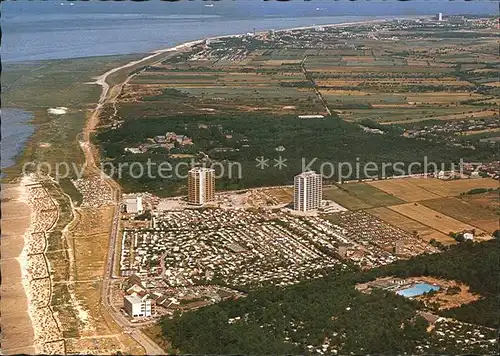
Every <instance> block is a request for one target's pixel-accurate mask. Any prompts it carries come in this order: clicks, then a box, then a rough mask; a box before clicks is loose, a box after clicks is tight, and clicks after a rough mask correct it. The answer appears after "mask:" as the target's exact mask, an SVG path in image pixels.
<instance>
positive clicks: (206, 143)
mask: <svg viewBox="0 0 500 356" xmlns="http://www.w3.org/2000/svg"><path fill="white" fill-rule="evenodd" d="M174 94H175V93H174ZM165 95H172V93H170V92H167V93H165ZM385 130H386V132H385V134H383V135H379V134H372V133H368V132H364V131H363V130H362V128H360V127H359V125H357V124H355V123H349V122H345V121H343V120H340V119H338V118H337V117H335V116H328V117H326V118H323V119H300V118H298V117H296V116H263V115H256V114H248V115H246V116H245V117H241V116H223V117H221V116H215V115H199V116H174V117H158V118H149V119H142V118H137V119H131V120H126V121H125V122H124V123H123V124H122V126H121V127H120V128H118V129H106V130H103V131H101V132H99V133H98V135H97V137H96V138H97V141H98V142H99V143H100V145H101V150H102V157H105V158H106V160H109V161H110V162H113V164H114V165H116V166H117V165H118V164H120V163H125V162H128V163H132V162H143V163H144V162H146V161H147V160H148V159H150V160H151V161H153V162H156V163H161V162H165V161H167V162H170V163H172V164H175V163H178V162H179V160H178V159H174V158H172V157H170V155H168V154H167V152H166V151H163V152H161V151H155V152H153V151H148V152H146V153H142V154H130V153H126V152H124V148H125V147H134V146H138V145H139V144H141V143H143V142H145V141H146V140H147V139H148V138H152V137H155V136H157V135H165V133H166V132H169V131H174V132H176V133H177V134H184V135H187V136H189V137H191V138H192V139H193V143H194V144H193V145H192V146H189V148H176V149H174V150H172V151H171V152H170V153H184V154H186V153H189V154H192V153H197V152H203V153H205V154H207V155H208V156H209V157H210V159H211V160H212V161H213V162H220V163H222V164H223V165H227V164H229V162H236V163H238V164H239V165H241V172H242V174H241V176H235V175H234V174H233V175H232V176H231V177H230V176H229V175H224V176H223V177H222V178H220V179H218V180H217V189H219V190H222V189H223V190H230V189H244V188H251V187H260V186H275V185H285V184H291V182H292V181H293V177H294V175H296V174H297V173H299V172H301V171H302V170H303V168H304V166H307V165H308V164H309V163H310V162H311V161H314V163H313V164H311V165H310V166H309V168H311V169H316V170H320V168H321V167H323V172H322V173H323V175H324V177H325V179H326V180H330V181H332V182H337V181H339V180H340V178H343V179H362V178H367V177H368V176H380V175H381V174H382V169H381V166H382V163H383V162H392V163H395V162H402V166H404V167H405V168H404V170H405V173H408V171H410V169H409V168H408V165H409V164H410V163H411V162H420V163H423V160H424V157H427V161H428V162H436V163H438V164H441V163H444V164H446V167H449V166H450V164H451V163H452V162H455V163H458V162H459V160H460V158H463V159H464V160H466V161H467V160H468V161H487V160H488V159H491V158H492V157H494V156H495V154H496V152H495V150H494V147H484V148H482V149H480V150H472V149H467V148H461V147H456V146H452V145H448V144H446V143H444V142H426V141H423V140H412V139H406V138H404V137H401V136H400V132H399V130H397V129H390V128H388V127H387V128H386V129H385ZM280 146H283V148H284V150H280V151H278V150H277V148H278V147H280ZM280 156H281V157H282V158H284V159H286V162H285V164H286V167H281V169H279V168H278V167H274V163H275V162H274V159H275V158H278V157H280ZM258 157H264V158H267V159H269V162H268V163H269V167H267V168H266V169H265V170H263V169H261V168H259V167H256V158H258ZM181 161H182V160H181ZM184 161H190V160H189V159H184ZM344 162H346V163H349V164H350V165H351V166H352V167H354V166H355V165H356V164H359V167H361V169H360V172H356V170H355V168H352V172H349V169H348V168H347V165H345V167H343V170H340V169H339V164H340V163H344ZM367 162H374V164H376V165H377V166H378V170H375V171H370V172H368V174H366V172H364V171H363V168H362V167H363V166H364V164H365V163H367ZM422 169H423V165H421V166H420V167H419V166H413V168H412V169H411V172H412V173H417V172H419V171H422ZM395 173H398V172H395V171H394V170H393V168H392V167H390V166H389V167H388V168H386V170H385V174H386V175H387V176H389V175H393V174H395ZM399 174H401V173H399ZM120 183H121V184H122V186H123V187H124V189H125V190H126V191H137V190H141V191H144V189H147V190H149V191H151V192H153V193H156V194H158V195H160V196H166V195H172V194H179V192H180V190H179V189H182V187H183V186H184V183H185V182H184V179H182V178H178V179H176V178H175V177H174V178H172V179H161V178H159V177H157V178H155V179H150V178H142V179H140V180H137V179H134V178H132V177H130V176H129V175H127V172H125V174H124V175H123V177H122V178H121V179H120Z"/></svg>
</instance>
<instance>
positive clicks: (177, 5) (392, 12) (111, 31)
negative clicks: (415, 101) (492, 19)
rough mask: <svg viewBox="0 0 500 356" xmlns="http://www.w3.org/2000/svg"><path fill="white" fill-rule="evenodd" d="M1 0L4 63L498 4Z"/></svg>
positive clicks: (483, 9)
mask: <svg viewBox="0 0 500 356" xmlns="http://www.w3.org/2000/svg"><path fill="white" fill-rule="evenodd" d="M71 4H73V5H71ZM207 5H208V6H207ZM210 5H213V6H210ZM1 6H2V32H3V36H2V37H3V38H2V46H1V47H2V48H1V51H2V60H3V62H11V61H29V60H38V59H54V58H72V57H85V56H97V55H108V54H126V53H141V52H146V51H151V50H154V49H158V48H165V47H169V46H172V45H176V44H179V43H181V42H185V41H188V40H195V39H200V38H204V37H208V36H214V35H225V34H235V33H242V32H248V31H253V29H256V30H264V29H283V28H290V27H296V26H307V25H314V24H317V25H320V24H328V23H340V22H349V21H356V20H363V19H366V18H367V17H386V18H387V17H395V16H397V17H400V16H415V15H429V14H436V13H438V12H443V13H444V14H456V13H497V11H498V8H497V6H496V4H495V2H494V1H488V0H477V1H471V2H466V1H453V2H451V1H442V0H413V1H396V0H394V1H392V0H390V1H381V0H371V1H363V0H360V1H353V2H351V1H347V0H340V1H333V0H311V1H303V0H292V1H287V2H282V1H262V0H221V1H201V0H194V1H188V0H181V1H177V2H169V1H160V0H149V1H141V2H134V1H97V0H96V1H73V2H71V1H66V0H47V1H27V0H18V1H5V2H2V5H1Z"/></svg>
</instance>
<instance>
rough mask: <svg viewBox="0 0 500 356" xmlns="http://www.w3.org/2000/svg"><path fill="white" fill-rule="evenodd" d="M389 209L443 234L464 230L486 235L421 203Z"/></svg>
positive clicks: (395, 206)
mask: <svg viewBox="0 0 500 356" xmlns="http://www.w3.org/2000/svg"><path fill="white" fill-rule="evenodd" d="M389 209H391V210H393V211H395V212H397V213H400V214H401V215H404V216H406V217H408V218H410V219H413V220H416V221H417V222H419V223H422V224H423V225H427V226H429V227H430V228H432V229H434V230H437V231H439V232H442V233H443V234H449V233H450V232H460V231H464V230H476V233H477V234H482V233H484V231H482V230H478V229H475V228H474V226H472V225H469V224H466V223H463V222H461V221H458V220H456V219H453V218H451V217H449V216H447V215H444V214H442V213H439V212H437V211H435V210H432V209H429V208H427V207H426V206H424V205H421V204H419V203H407V204H402V205H394V206H391V207H389Z"/></svg>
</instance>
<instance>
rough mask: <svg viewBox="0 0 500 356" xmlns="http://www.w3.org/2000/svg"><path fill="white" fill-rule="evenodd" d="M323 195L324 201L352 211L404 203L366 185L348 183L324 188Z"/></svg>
mask: <svg viewBox="0 0 500 356" xmlns="http://www.w3.org/2000/svg"><path fill="white" fill-rule="evenodd" d="M323 195H324V199H328V200H333V201H335V202H336V203H338V204H340V205H342V206H344V207H345V208H347V209H352V210H358V209H366V208H369V207H379V206H388V205H396V204H402V203H404V201H403V200H401V199H398V198H396V197H395V196H393V195H391V194H387V193H385V192H383V191H382V190H379V189H377V188H374V187H372V186H370V185H368V184H366V183H348V184H342V185H338V186H336V187H331V188H324V190H323Z"/></svg>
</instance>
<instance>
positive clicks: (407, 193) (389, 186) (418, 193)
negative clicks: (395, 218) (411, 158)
mask: <svg viewBox="0 0 500 356" xmlns="http://www.w3.org/2000/svg"><path fill="white" fill-rule="evenodd" d="M416 180H417V179H396V180H394V179H390V180H379V181H373V182H369V183H368V184H369V185H371V186H373V187H375V188H377V189H380V190H382V191H384V192H386V193H387V194H392V195H394V196H396V197H398V198H399V199H402V200H404V201H407V202H414V201H420V200H428V199H436V198H439V197H440V195H437V194H435V193H433V192H431V191H429V190H428V189H424V188H421V187H419V186H418V185H417V184H416V182H415V181H416ZM432 181H433V184H434V185H435V184H439V183H440V181H437V180H432Z"/></svg>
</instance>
